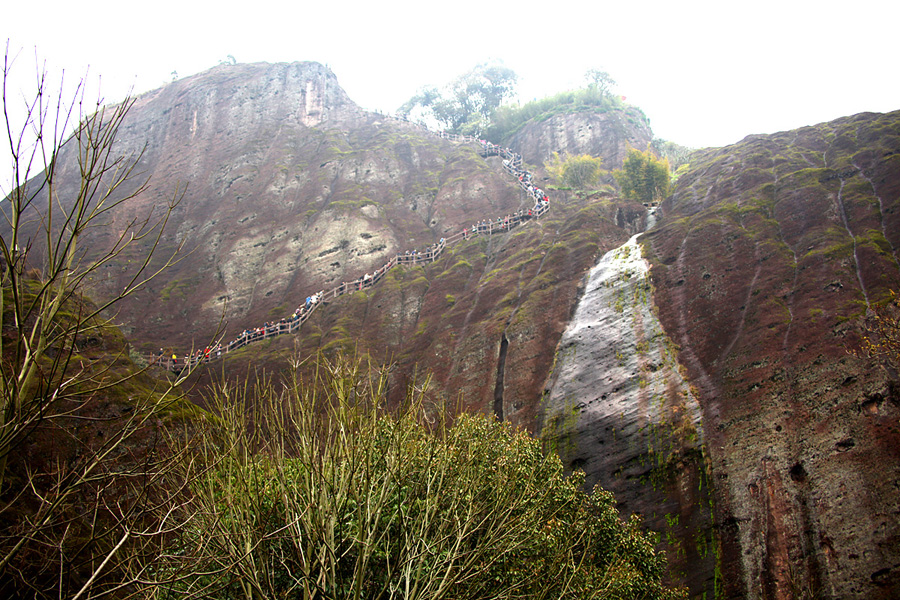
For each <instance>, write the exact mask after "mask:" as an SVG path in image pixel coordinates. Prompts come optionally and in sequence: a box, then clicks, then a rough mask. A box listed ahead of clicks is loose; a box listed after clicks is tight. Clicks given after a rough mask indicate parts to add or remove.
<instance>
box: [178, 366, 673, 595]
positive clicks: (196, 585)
mask: <svg viewBox="0 0 900 600" xmlns="http://www.w3.org/2000/svg"><path fill="white" fill-rule="evenodd" d="M322 365H323V367H322V368H321V369H320V370H319V373H320V374H321V373H323V372H324V375H325V377H324V378H323V379H321V380H318V381H311V382H310V383H309V384H308V385H304V384H303V382H300V381H295V384H294V385H293V386H292V387H291V388H290V389H287V390H285V391H284V392H281V393H276V392H275V391H274V390H272V389H271V387H270V386H269V387H267V386H262V387H260V388H259V389H258V390H257V391H256V393H255V394H252V395H253V396H256V397H255V398H254V399H253V400H251V398H250V396H249V395H248V396H241V395H240V394H239V398H237V399H238V400H239V401H237V402H236V401H235V400H236V398H235V395H234V393H235V390H233V389H231V390H223V391H222V392H221V393H220V394H219V402H218V404H217V406H218V410H219V411H220V417H219V418H217V419H215V420H210V421H209V422H208V423H207V427H206V428H205V429H204V430H203V431H202V433H201V434H200V435H199V437H198V438H195V439H200V440H201V442H200V446H199V447H200V451H199V452H198V453H197V454H196V455H195V460H193V461H192V462H191V463H189V464H188V465H186V468H185V473H184V476H185V477H186V478H187V480H188V481H193V482H194V484H193V485H192V486H191V487H192V494H193V499H192V503H191V505H190V509H189V510H187V512H188V513H190V514H191V521H190V523H189V526H188V527H187V528H186V530H185V531H184V533H183V535H182V536H180V538H179V539H178V541H177V543H175V544H173V546H172V547H170V548H169V552H168V555H169V559H168V561H167V563H166V564H165V565H164V572H165V573H167V574H169V576H170V577H171V579H172V581H173V583H171V584H170V585H169V588H168V589H169V590H170V591H171V592H173V593H175V594H177V595H178V596H181V595H183V594H193V595H196V596H198V597H200V596H208V597H231V596H242V597H250V596H254V597H269V598H273V597H288V596H296V597H304V598H312V597H322V598H378V597H403V598H524V597H527V598H583V597H585V598H586V597H591V598H618V597H625V598H634V597H670V596H673V595H674V592H671V591H668V590H666V589H664V588H663V587H662V585H661V584H660V578H661V575H662V572H663V561H662V559H661V558H660V557H659V556H658V555H657V554H655V552H654V550H653V548H652V544H651V542H650V540H649V538H648V537H647V536H645V535H643V534H642V533H641V532H640V526H639V523H638V521H637V520H636V519H632V520H630V521H628V522H622V521H621V520H620V519H619V517H618V514H617V512H616V510H615V501H614V499H613V497H612V495H611V494H609V493H608V492H605V491H602V490H599V489H598V490H595V492H594V493H593V494H588V493H585V492H584V491H582V485H583V476H582V475H579V474H576V475H574V476H572V477H566V476H565V475H564V472H563V467H562V464H561V462H560V461H559V459H558V458H557V457H556V456H545V455H544V454H543V453H542V452H541V449H540V445H539V443H538V442H537V441H536V440H534V439H532V438H531V437H530V436H529V435H528V434H527V433H525V432H522V431H516V430H514V429H512V428H511V427H509V426H508V425H506V424H503V423H499V422H497V421H495V420H494V419H493V418H492V417H486V416H483V415H461V416H459V417H458V418H457V419H456V421H455V423H453V424H452V426H451V425H449V424H447V423H443V424H441V425H440V426H428V420H427V419H426V411H425V410H424V409H423V395H422V392H418V393H416V394H412V395H411V396H410V400H409V404H408V406H407V407H406V408H405V409H403V410H399V411H397V412H396V413H394V414H386V413H384V412H383V411H380V410H379V409H378V406H379V402H380V401H381V399H382V397H383V393H384V391H385V389H386V383H387V378H386V375H385V374H380V375H377V376H374V377H372V376H370V375H369V372H367V371H366V370H364V369H361V368H360V367H359V364H358V363H354V362H352V361H347V360H346V359H343V358H340V357H339V358H338V359H336V360H335V361H334V362H332V363H324V362H323V363H322ZM412 387H413V389H415V386H412ZM316 390H320V391H319V392H317V391H316ZM321 390H327V392H326V393H322V392H321ZM250 414H252V415H253V416H254V418H253V424H252V426H251V424H250V422H249V419H248V417H247V415H250ZM441 414H443V413H442V412H441ZM433 421H434V420H433V419H432V422H433ZM176 579H177V582H175V581H176Z"/></svg>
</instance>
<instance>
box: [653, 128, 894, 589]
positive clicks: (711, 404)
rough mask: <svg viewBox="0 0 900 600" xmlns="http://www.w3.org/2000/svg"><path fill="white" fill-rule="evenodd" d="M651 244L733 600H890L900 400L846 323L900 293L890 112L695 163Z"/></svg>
mask: <svg viewBox="0 0 900 600" xmlns="http://www.w3.org/2000/svg"><path fill="white" fill-rule="evenodd" d="M662 209H663V211H664V212H665V220H664V222H663V223H662V225H661V226H659V227H657V228H656V229H655V230H653V231H651V232H650V233H649V234H648V235H647V237H646V238H645V239H646V240H647V244H648V251H649V256H650V258H651V262H652V263H653V267H652V281H653V283H654V286H655V292H656V300H657V304H658V306H659V311H660V318H661V320H662V323H663V325H664V327H665V329H666V331H667V332H668V333H669V335H670V336H672V338H673V340H674V341H675V343H676V344H677V345H678V347H679V349H680V351H679V358H680V360H681V362H682V363H683V364H684V365H685V366H686V368H687V370H688V373H689V375H690V379H691V381H692V383H693V385H694V386H695V387H696V390H697V394H698V397H699V401H700V404H701V407H702V414H703V429H704V431H705V432H706V440H707V447H708V454H709V456H710V458H711V462H712V475H713V478H714V481H715V501H716V513H717V522H718V525H719V528H720V530H719V532H720V537H721V543H722V556H721V565H722V569H723V581H724V584H725V591H726V595H728V596H734V597H746V598H788V597H797V596H800V595H804V594H806V595H811V596H813V597H829V598H889V597H896V596H897V594H898V593H900V514H898V511H897V506H898V498H900V460H898V459H900V456H898V455H900V428H898V419H900V401H898V398H897V396H896V394H895V392H894V389H895V388H894V387H892V386H891V385H889V382H888V381H887V380H886V375H885V373H884V371H882V370H880V369H879V368H878V366H877V365H874V364H872V363H869V362H867V361H864V360H860V359H857V358H854V357H853V356H851V355H850V354H848V351H847V348H848V346H849V345H850V344H851V343H852V335H851V334H852V333H853V330H854V322H855V321H856V319H858V317H860V316H861V315H863V314H864V313H865V312H866V310H867V308H868V307H870V306H871V305H872V304H873V303H875V302H878V301H879V300H883V299H885V298H886V297H887V295H888V290H890V289H897V286H898V284H900V268H898V265H900V263H898V254H897V248H900V227H898V225H900V223H898V219H900V112H895V113H890V114H885V115H875V114H861V115H856V116H854V117H848V118H843V119H839V120H837V121H834V122H831V123H824V124H820V125H817V126H815V127H805V128H802V129H799V130H796V131H790V132H784V133H779V134H775V135H769V136H751V137H748V138H746V139H745V140H743V141H742V142H740V143H738V144H736V145H734V146H730V147H727V148H722V149H715V150H709V151H705V152H702V153H700V154H699V155H697V156H695V157H694V159H693V161H692V168H691V171H690V172H689V173H688V174H686V175H685V176H683V177H682V178H681V180H680V181H679V182H678V185H677V188H676V190H675V193H674V194H673V196H672V197H671V198H670V200H668V201H667V202H665V203H664V205H663V206H662Z"/></svg>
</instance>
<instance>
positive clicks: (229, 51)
mask: <svg viewBox="0 0 900 600" xmlns="http://www.w3.org/2000/svg"><path fill="white" fill-rule="evenodd" d="M2 16H3V18H2V24H0V35H2V37H3V38H6V39H9V40H10V44H11V50H12V52H13V53H17V55H18V56H17V59H16V60H17V62H16V64H15V68H16V72H17V73H18V74H19V75H24V76H26V77H25V79H24V81H25V82H26V84H27V83H28V82H30V81H31V80H33V76H34V57H35V49H36V52H37V56H38V57H39V58H40V59H41V60H46V62H47V68H48V70H49V71H50V73H51V74H55V75H56V76H57V77H58V75H59V73H60V72H61V70H63V69H65V72H66V77H67V78H69V79H74V78H75V77H77V76H82V75H84V72H85V70H86V69H87V68H88V66H90V78H91V80H93V81H96V77H97V76H100V77H101V78H102V82H101V89H102V92H103V94H104V96H105V98H106V100H108V101H114V100H119V99H121V97H122V96H123V95H124V94H125V93H126V91H127V90H128V89H129V88H131V87H133V88H134V90H135V91H136V92H143V91H147V90H150V89H153V88H155V87H159V86H160V85H162V84H164V83H165V82H167V81H170V80H171V79H172V72H173V71H177V73H178V76H179V77H185V76H187V75H191V74H194V73H197V72H200V71H203V70H205V69H208V68H210V67H212V66H214V65H216V64H217V63H218V62H219V61H221V60H224V59H225V58H226V57H227V56H228V55H232V56H234V57H235V58H236V59H237V61H238V62H257V61H267V62H282V61H295V60H315V61H319V62H322V63H325V64H327V65H329V66H330V67H331V69H332V70H333V71H334V73H335V74H336V75H337V77H338V81H339V82H340V83H341V85H342V87H343V88H344V89H345V90H346V91H347V93H348V94H349V95H350V97H351V98H352V99H353V100H354V101H356V102H357V103H358V104H360V105H361V106H363V107H364V108H368V109H380V110H384V111H393V110H395V109H396V108H397V107H398V106H399V105H400V104H402V103H403V102H404V101H405V100H407V99H408V98H409V97H410V96H411V95H413V93H415V91H416V90H417V89H418V88H419V87H421V86H422V85H426V84H436V85H440V84H443V83H446V82H448V81H449V80H451V79H452V78H454V77H455V76H457V75H459V74H461V73H463V72H465V71H467V70H469V69H471V68H472V67H473V66H475V65H476V64H477V63H479V62H483V61H485V60H488V59H499V60H502V61H503V62H504V64H506V66H508V67H510V68H512V69H513V70H515V71H516V72H517V73H518V74H519V75H520V77H521V82H520V97H521V99H522V100H523V101H527V100H530V99H533V98H537V97H543V96H546V95H550V94H553V93H556V92H559V91H562V90H565V89H570V88H573V87H578V86H580V85H581V84H582V83H583V76H584V73H585V71H587V70H588V69H590V68H600V69H603V70H606V71H608V72H609V73H610V75H611V76H612V77H613V78H614V79H615V80H616V81H617V82H618V86H617V88H616V92H617V93H619V94H622V95H624V96H626V97H627V100H628V102H630V103H632V104H635V105H637V106H640V107H641V108H642V109H643V110H644V112H645V113H646V114H647V116H648V117H649V118H650V123H651V126H652V127H653V131H654V133H655V135H656V136H658V137H662V138H665V139H669V140H672V141H675V142H678V143H681V144H684V145H687V146H692V147H703V146H721V145H726V144H730V143H733V142H736V141H738V140H740V139H741V138H743V137H744V136H746V135H748V134H752V133H771V132H775V131H781V130H784V129H793V128H796V127H800V126H803V125H809V124H814V123H818V122H821V121H826V120H831V119H834V118H837V117H840V116H845V115H850V114H855V113H858V112H863V111H876V112H886V111H891V110H897V109H900V77H898V76H897V67H896V64H897V52H898V48H897V39H898V35H900V34H898V30H897V27H898V25H900V2H897V1H896V0H879V1H873V0H857V1H855V2H841V3H838V2H831V1H829V0H817V1H815V2H813V1H807V0H799V1H798V0H778V1H772V0H754V1H752V2H733V1H731V2H729V1H726V0H716V1H709V2H706V1H692V0H684V1H681V2H674V1H672V0H667V1H664V2H663V1H656V0H644V1H642V2H632V1H630V0H618V1H617V2H614V3H608V2H604V1H602V0H581V1H579V2H568V1H565V0H551V1H547V2H540V3H538V2H532V1H530V0H526V1H524V2H518V3H511V2H499V1H497V2H487V1H484V0H479V1H472V0H446V1H443V2H427V1H424V2H423V1H422V0H418V1H406V0H397V1H392V0H386V1H383V2H373V1H365V2H358V1H356V0H344V1H341V2H330V1H327V0H319V1H318V2H316V3H311V2H308V1H305V0H299V1H298V0H295V1H293V2H267V1H265V0H259V1H257V2H246V3H240V4H237V3H231V2H228V1H227V0H226V1H221V0H220V1H219V2H195V1H194V0H180V1H178V2H175V1H171V0H160V1H158V2H155V3H131V2H122V1H119V2H109V1H107V0H100V1H96V0H95V1H93V2H73V1H72V0H64V1H59V0H49V1H44V2H40V3H26V2H22V1H16V2H12V1H10V2H8V3H7V6H6V7H4V8H3V10H2ZM16 81H17V82H18V81H21V80H20V79H17V80H16Z"/></svg>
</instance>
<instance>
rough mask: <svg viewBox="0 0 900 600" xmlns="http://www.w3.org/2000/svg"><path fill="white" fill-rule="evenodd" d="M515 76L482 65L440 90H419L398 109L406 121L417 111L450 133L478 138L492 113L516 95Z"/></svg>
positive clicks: (497, 67)
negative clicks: (406, 118)
mask: <svg viewBox="0 0 900 600" xmlns="http://www.w3.org/2000/svg"><path fill="white" fill-rule="evenodd" d="M517 81H518V76H517V75H516V73H515V72H514V71H513V70H512V69H509V68H507V67H504V66H503V65H501V64H498V63H482V64H480V65H478V66H476V67H475V68H474V69H472V70H471V71H469V72H468V73H465V74H463V75H460V76H459V77H457V78H456V79H454V80H453V81H452V82H450V83H449V84H448V85H447V86H445V87H444V88H443V89H442V90H438V89H437V88H436V87H434V86H429V87H425V88H422V89H421V90H420V91H419V93H418V94H416V95H415V96H413V97H412V98H410V99H409V100H408V101H407V102H406V103H405V104H404V105H403V106H401V107H400V108H399V109H398V111H397V112H398V113H399V114H401V115H403V116H405V117H409V116H410V115H411V114H412V113H413V112H414V111H417V110H418V113H419V115H420V116H423V117H431V118H433V119H434V120H436V121H437V122H438V124H439V125H440V126H441V127H443V128H444V129H446V130H448V131H450V132H452V133H461V134H467V135H479V134H480V133H481V132H482V131H483V130H484V128H485V127H487V125H488V124H489V123H490V120H491V117H492V115H493V114H494V111H496V110H497V108H498V107H499V106H500V105H501V104H502V103H503V102H504V101H505V100H507V99H509V98H511V97H512V96H513V95H514V94H515V88H516V82H517Z"/></svg>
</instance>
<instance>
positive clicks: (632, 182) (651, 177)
mask: <svg viewBox="0 0 900 600" xmlns="http://www.w3.org/2000/svg"><path fill="white" fill-rule="evenodd" d="M613 175H614V176H615V178H616V181H617V182H618V184H619V186H620V187H621V188H622V195H623V196H625V197H626V198H628V199H630V200H637V201H638V202H644V203H652V202H659V201H660V200H662V199H663V198H665V197H666V195H667V194H668V193H669V162H668V161H667V160H665V159H659V158H657V157H656V156H654V155H653V153H652V152H650V149H649V148H648V149H647V150H645V151H644V152H641V151H640V150H637V149H636V148H631V149H629V150H628V156H627V157H626V158H625V161H624V163H623V164H622V168H621V169H617V170H616V171H613Z"/></svg>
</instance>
